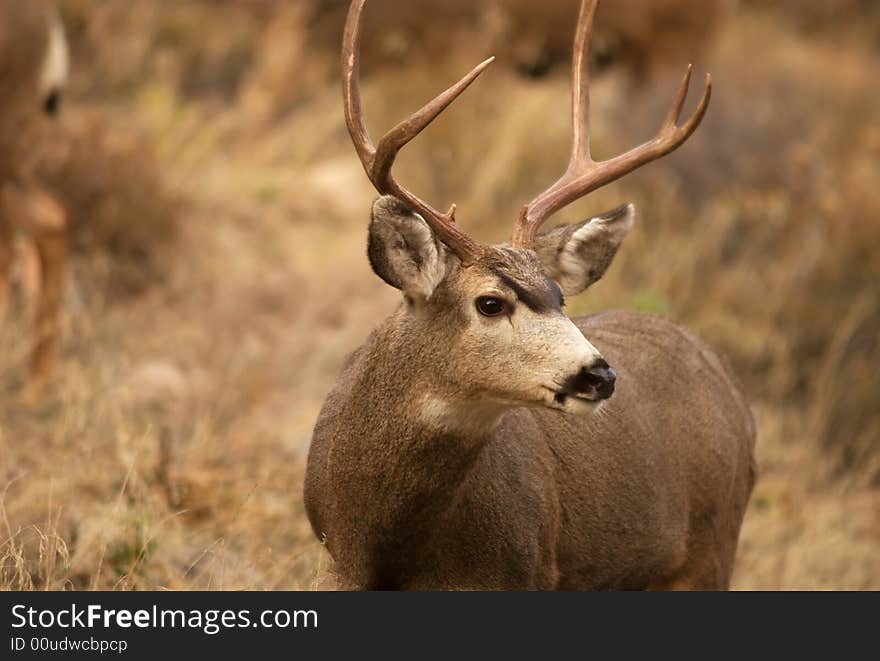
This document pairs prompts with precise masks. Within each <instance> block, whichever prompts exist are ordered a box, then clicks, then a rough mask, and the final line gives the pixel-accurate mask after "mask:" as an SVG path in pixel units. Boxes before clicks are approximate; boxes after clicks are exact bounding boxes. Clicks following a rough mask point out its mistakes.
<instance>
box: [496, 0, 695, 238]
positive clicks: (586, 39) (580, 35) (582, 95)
mask: <svg viewBox="0 0 880 661" xmlns="http://www.w3.org/2000/svg"><path fill="white" fill-rule="evenodd" d="M597 5H598V0H583V2H582V3H581V11H580V16H579V17H578V25H577V30H576V32H575V43H574V56H573V61H572V142H573V144H572V152H571V159H570V160H569V164H568V168H567V169H566V171H565V174H563V175H562V177H560V178H559V179H558V180H557V181H556V182H555V183H553V185H551V186H550V187H549V188H548V189H547V190H546V191H544V192H543V193H541V194H540V195H538V197H536V198H535V199H534V200H532V201H531V202H529V203H528V204H527V205H525V206H524V207H523V209H522V211H521V212H520V215H519V218H518V219H517V222H516V226H515V227H514V230H513V239H512V241H511V243H512V245H513V246H514V247H517V248H531V247H532V245H533V243H534V239H535V234H536V232H537V230H538V228H539V227H540V226H541V225H542V224H543V223H544V221H546V220H547V219H548V218H549V217H550V216H552V215H553V214H554V213H556V212H557V211H559V210H560V209H562V208H563V207H565V206H567V205H569V204H571V203H572V202H574V201H575V200H577V199H579V198H581V197H583V196H584V195H586V194H587V193H590V192H592V191H594V190H596V189H597V188H601V187H602V186H604V185H606V184H608V183H611V182H612V181H615V180H616V179H619V178H620V177H622V176H623V175H625V174H628V173H629V172H632V171H633V170H635V169H637V168H639V167H641V166H643V165H645V164H647V163H650V162H651V161H653V160H655V159H657V158H660V157H661V156H664V155H666V154H668V153H669V152H671V151H673V150H675V149H677V148H678V147H680V146H681V145H682V144H683V143H684V142H685V140H687V139H688V138H689V137H690V136H691V134H692V133H693V132H694V131H695V130H696V129H697V126H699V125H700V122H701V121H702V119H703V116H704V115H705V114H706V109H707V108H708V107H709V99H710V98H711V96H712V77H711V76H710V75H708V74H707V75H706V87H705V90H704V91H703V97H702V98H701V99H700V102H699V104H698V105H697V108H696V110H695V111H694V113H693V114H692V115H691V116H690V117H689V118H688V120H687V121H686V122H685V123H684V124H682V125H681V126H679V125H678V119H679V116H680V115H681V109H682V106H683V105H684V101H685V98H686V97H687V92H688V86H689V83H690V77H691V69H692V67H691V65H688V68H687V71H686V72H685V75H684V78H683V79H682V82H681V85H680V86H679V88H678V92H677V94H676V96H675V101H674V102H673V105H672V108H671V109H670V110H669V113H668V114H667V115H666V117H665V118H664V120H663V123H662V124H661V125H660V128H659V130H658V131H657V133H656V135H655V136H654V137H653V138H652V139H651V140H649V141H647V142H645V143H643V144H641V145H639V146H638V147H634V148H633V149H630V150H629V151H627V152H625V153H623V154H620V155H619V156H615V157H614V158H610V159H608V160H606V161H594V160H593V159H592V157H591V156H590V133H589V116H588V115H589V105H590V91H589V85H590V75H589V48H590V37H591V33H592V28H593V16H594V14H595V12H596V6H597Z"/></svg>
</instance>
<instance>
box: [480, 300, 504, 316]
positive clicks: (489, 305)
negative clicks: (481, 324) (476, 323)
mask: <svg viewBox="0 0 880 661" xmlns="http://www.w3.org/2000/svg"><path fill="white" fill-rule="evenodd" d="M475 303H476V306H477V312H479V313H480V314H481V315H483V316H484V317H497V316H498V315H500V314H505V313H506V312H507V310H508V306H507V301H505V300H504V299H503V298H498V297H497V296H480V297H479V298H478V299H477V300H476V301H475Z"/></svg>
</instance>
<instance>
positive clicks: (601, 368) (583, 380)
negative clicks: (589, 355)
mask: <svg viewBox="0 0 880 661" xmlns="http://www.w3.org/2000/svg"><path fill="white" fill-rule="evenodd" d="M616 379H617V374H616V373H615V372H614V370H613V369H611V367H610V366H609V365H608V363H607V362H606V361H605V359H604V358H597V359H596V360H595V361H594V362H593V364H592V365H590V366H589V367H583V368H581V371H580V372H579V373H578V375H577V378H576V379H575V382H574V387H575V389H576V390H578V391H579V392H582V393H586V394H589V393H595V394H596V397H597V398H598V399H608V398H609V397H611V395H613V394H614V381H615V380H616Z"/></svg>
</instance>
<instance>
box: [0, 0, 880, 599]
mask: <svg viewBox="0 0 880 661" xmlns="http://www.w3.org/2000/svg"><path fill="white" fill-rule="evenodd" d="M60 4H61V6H62V10H63V15H64V17H65V20H66V22H67V25H68V28H69V31H70V34H71V41H72V46H73V56H74V63H75V65H76V66H75V67H74V70H73V73H74V80H73V86H72V90H71V93H70V95H69V96H70V98H69V103H68V105H67V106H66V108H65V109H66V110H67V111H69V112H67V113H66V116H65V118H64V120H63V122H64V127H65V129H66V131H67V132H68V134H69V136H70V138H69V141H68V142H67V144H66V145H65V146H64V147H63V149H60V150H59V153H58V154H57V155H56V157H55V158H54V159H53V161H52V163H51V164H50V166H51V167H50V170H51V171H50V172H49V176H50V177H52V180H53V181H55V182H56V184H57V186H58V188H59V190H60V192H61V194H62V195H63V197H64V198H65V199H66V201H67V202H68V204H69V205H70V207H71V223H72V226H73V228H74V233H75V238H74V250H75V254H74V278H73V283H72V285H71V287H70V289H69V291H68V294H67V301H66V319H65V325H66V327H67V334H66V337H65V346H64V354H63V358H62V364H61V370H60V374H59V378H58V380H57V383H56V384H55V386H54V388H53V390H52V392H51V393H49V396H48V397H47V398H46V399H45V400H44V401H43V402H42V403H41V404H40V405H38V406H35V407H27V406H24V405H23V404H22V403H21V402H20V401H19V399H18V384H19V383H20V380H21V377H22V374H23V362H24V360H25V357H26V355H27V350H28V347H27V346H26V344H27V343H26V341H25V340H24V339H23V338H24V337H25V336H24V335H22V334H21V333H20V332H19V330H20V329H19V325H18V323H17V321H16V320H15V319H13V320H11V321H10V322H9V323H7V324H6V325H4V326H3V327H2V328H0V585H2V586H4V587H8V588H21V587H49V588H62V587H76V588H85V587H138V588H155V587H159V586H165V587H171V588H206V587H227V588H244V587H253V588H309V587H313V586H315V581H316V578H315V577H316V570H317V568H318V567H319V565H320V562H321V560H320V547H319V545H318V544H317V543H316V542H314V541H313V540H312V538H311V531H310V530H309V527H308V524H307V522H306V519H305V516H304V514H303V511H302V503H301V483H302V466H303V459H304V454H305V449H306V447H307V444H308V440H309V435H310V431H311V426H312V424H313V423H314V419H315V416H316V414H317V411H318V408H319V406H320V403H321V401H322V400H323V397H324V396H325V394H326V392H327V390H328V388H329V386H330V384H331V383H332V381H333V379H334V378H335V376H336V374H337V373H338V371H339V368H340V366H341V364H342V362H343V360H344V358H345V356H346V355H347V353H348V352H349V351H350V350H352V349H353V348H355V347H356V346H357V345H358V344H359V343H360V342H361V341H362V339H363V338H364V337H365V336H366V334H367V333H368V332H369V330H370V329H371V328H372V327H373V326H374V325H375V324H376V323H377V322H378V321H379V320H380V319H381V318H382V317H383V316H385V315H386V314H387V313H388V312H389V311H390V310H391V309H393V307H394V306H395V304H396V301H397V292H395V291H393V290H391V289H390V288H388V287H387V286H385V285H384V284H383V283H381V281H379V280H378V279H377V278H375V277H373V276H372V274H371V273H370V272H369V267H368V265H367V260H366V258H365V256H364V242H365V231H366V219H367V217H368V210H369V205H370V201H371V199H372V197H373V193H372V189H371V186H370V184H369V182H367V181H366V177H364V176H363V172H362V170H361V169H360V165H359V163H358V161H357V157H356V156H355V154H354V153H353V151H352V149H351V146H350V143H349V141H348V136H347V135H346V133H345V128H344V122H343V119H342V111H341V104H340V100H339V97H340V93H339V86H338V81H336V80H335V79H334V78H333V75H332V74H331V73H329V72H332V68H327V69H323V68H322V67H324V66H325V65H324V64H322V63H321V62H320V60H319V59H318V54H317V50H316V47H315V46H312V45H308V46H303V45H302V44H308V43H309V42H308V41H306V40H305V39H303V38H302V35H303V31H304V30H305V27H303V26H304V25H306V23H304V21H306V20H307V19H306V18H305V17H302V16H299V15H298V14H297V13H296V11H292V13H291V15H290V16H288V17H287V18H285V19H284V22H282V23H280V24H279V23H277V22H274V21H275V20H277V19H274V18H273V14H274V12H272V11H270V10H269V9H267V7H268V6H269V5H270V3H260V2H231V1H229V2H223V3H219V2H188V3H173V5H172V4H166V3H154V2H149V1H147V0H132V1H131V2H128V3H125V6H124V7H122V6H121V5H117V4H116V3H99V2H95V1H94V0H63V1H62V2H60ZM286 4H292V3H286ZM402 4H404V5H408V4H414V3H402ZM606 4H610V3H609V2H606ZM794 4H796V5H798V7H801V6H804V7H807V6H809V7H812V6H813V5H814V4H815V5H816V6H819V5H822V4H823V3H822V2H820V1H819V0H814V2H810V3H786V4H785V7H786V8H787V7H790V6H792V5H794ZM851 4H852V7H853V9H852V11H850V12H848V13H847V14H846V16H844V17H838V18H836V20H835V21H834V22H833V23H832V24H829V26H827V27H824V28H823V27H822V23H821V22H819V23H818V24H811V25H810V26H805V25H804V24H803V21H802V20H801V16H802V14H801V13H800V10H794V9H791V10H789V9H785V10H783V9H779V8H772V9H770V8H767V7H766V6H765V3H759V2H757V1H754V2H741V3H740V5H741V9H740V10H739V11H738V12H737V13H736V14H734V15H732V16H731V17H730V18H729V20H727V21H726V22H724V23H723V24H722V25H719V31H718V33H717V35H716V37H715V38H714V39H712V40H711V41H710V42H708V43H707V45H706V48H707V50H706V52H705V60H704V61H705V65H704V67H698V72H697V73H699V74H702V71H703V70H705V69H708V70H711V72H712V73H713V77H714V80H715V97H714V98H713V102H712V106H711V107H710V109H709V112H708V115H707V117H706V120H705V122H704V124H703V126H702V127H701V129H700V130H699V131H698V132H697V134H695V136H694V138H692V140H691V142H689V143H688V145H686V146H685V147H683V148H682V150H681V151H680V152H678V153H676V154H675V155H673V156H671V157H670V158H669V159H668V160H666V161H665V162H663V163H661V164H656V165H652V166H649V167H647V168H645V170H644V172H641V173H639V174H637V175H633V176H632V177H630V178H628V179H626V180H624V181H622V182H619V183H617V184H614V185H613V186H611V187H609V188H608V189H607V190H603V191H601V192H598V193H597V194H596V195H594V196H593V198H592V199H590V200H587V201H585V202H582V203H580V204H579V205H577V207H576V208H573V209H571V210H569V211H566V212H565V213H561V214H560V215H559V216H560V219H568V220H574V219H575V218H577V217H578V216H580V215H583V214H586V213H589V212H592V211H600V210H604V209H607V208H611V207H613V206H616V205H617V204H619V203H620V202H622V201H626V200H629V201H632V202H634V203H635V204H636V207H637V209H638V210H639V212H640V215H639V218H638V220H637V224H636V227H635V228H634V229H633V232H632V233H631V235H630V237H629V238H628V240H627V244H626V245H625V246H624V248H623V249H622V250H621V252H620V254H619V255H618V258H617V261H616V263H615V266H614V267H613V268H612V269H611V272H610V273H609V274H608V275H607V276H606V277H605V279H603V280H602V282H600V283H599V284H597V285H596V286H595V287H593V288H592V289H591V290H590V292H589V293H588V294H587V295H586V296H584V297H582V298H575V299H573V300H572V301H570V303H569V313H571V314H577V313H581V312H585V311H592V310H597V309H606V308H616V307H628V308H638V309H647V310H653V311H658V312H661V313H664V314H667V315H668V316H670V317H671V318H673V319H675V320H677V321H681V322H683V323H686V324H687V325H688V326H689V327H691V328H693V329H695V330H696V331H697V332H698V333H699V334H700V335H701V336H702V337H703V339H705V340H706V341H707V342H708V343H709V344H711V345H712V346H713V347H715V348H716V349H718V350H719V351H720V352H721V353H723V354H725V355H726V356H727V357H728V358H729V360H730V363H731V365H732V366H733V368H734V370H735V371H736V372H737V374H738V375H739V376H740V378H741V380H742V381H743V382H744V384H745V387H746V391H747V393H748V395H749V396H750V398H751V399H752V402H753V407H754V410H755V412H756V417H757V419H758V424H759V433H758V459H759V464H760V468H761V476H760V479H759V482H758V485H757V487H756V489H755V492H754V496H753V500H752V504H751V506H750V510H749V512H748V513H747V515H746V520H745V524H744V529H743V536H742V539H741V546H740V553H739V559H738V565H737V569H736V572H735V575H734V585H735V586H738V587H742V588H795V587H798V588H811V587H818V588H869V587H871V588H878V587H880V520H878V516H877V512H878V511H880V497H878V488H880V406H878V403H877V398H878V393H880V372H878V370H877V369H876V366H877V365H878V363H880V305H878V300H880V285H878V283H880V260H878V259H877V258H876V256H877V255H878V254H880V197H878V195H877V191H876V182H877V181H878V180H880V125H878V123H877V122H878V115H877V108H878V106H880V98H878V95H880V92H878V88H877V87H876V84H875V78H876V61H877V58H878V54H880V53H878V50H877V48H878V44H877V43H876V40H875V37H874V36H872V35H873V34H874V33H871V32H870V31H868V30H866V29H865V24H866V23H867V24H870V21H871V20H874V12H873V11H872V9H871V7H870V6H869V7H865V6H864V5H858V4H857V3H855V2H854V3H851ZM367 11H368V13H369V12H370V7H368V10H367ZM804 11H806V10H804ZM572 21H573V19H572ZM273 23H274V27H273ZM572 24H573V23H572ZM427 25H428V35H431V34H435V36H436V31H435V26H436V24H435V23H432V22H430V21H429V22H427ZM874 25H876V23H874ZM477 28H479V26H477ZM472 29H475V28H474V27H473V26H469V27H468V30H472ZM669 29H670V30H671V29H672V28H669ZM310 34H312V35H313V36H312V37H310V38H313V39H314V38H315V37H314V33H310ZM297 36H299V37H300V38H301V39H302V40H300V41H298V40H297ZM443 36H445V37H446V42H447V43H446V44H445V47H444V48H438V49H436V50H433V51H431V52H432V55H431V57H430V58H416V59H415V61H414V62H413V63H412V68H408V67H409V65H408V64H407V62H406V61H401V62H400V63H399V66H397V67H390V68H387V69H381V70H380V71H378V72H376V73H374V74H373V75H372V76H371V77H370V78H366V79H365V81H364V90H363V93H364V103H365V106H366V108H367V109H368V114H369V116H370V117H371V120H372V121H375V126H376V129H377V130H378V129H380V128H381V129H384V128H387V126H388V125H389V124H390V123H392V122H393V121H394V120H395V118H399V117H400V116H401V115H402V114H403V111H405V110H407V109H414V108H416V107H418V106H419V105H420V104H421V103H423V102H424V101H425V100H426V99H428V98H430V97H431V96H433V94H434V93H435V92H436V91H437V89H438V88H441V87H443V86H445V85H447V84H449V83H450V82H452V81H453V80H455V79H457V78H458V77H459V76H460V75H461V74H462V73H463V72H464V71H466V70H467V69H468V68H469V67H470V66H472V65H473V64H475V63H476V62H478V61H479V60H480V59H482V58H483V57H484V56H485V55H487V54H490V53H488V52H487V51H488V50H489V48H488V46H486V45H485V44H486V43H487V41H486V40H482V41H481V40H479V39H468V38H464V37H459V36H458V33H456V32H450V33H448V34H445V33H444V35H443ZM427 38H429V39H430V38H433V37H430V36H429V37H427ZM322 39H326V40H327V41H328V43H323V42H322V46H323V51H326V52H328V53H329V52H332V51H333V49H334V48H335V41H332V42H331V41H330V40H331V37H330V36H327V37H322ZM872 39H874V40H873V41H872ZM563 43H564V44H566V46H565V47H566V48H567V44H569V43H570V35H565V37H564V42H563ZM418 45H419V48H421V42H419V44H418ZM321 57H323V56H321ZM673 64H674V66H672V69H673V70H674V71H675V76H676V78H677V76H678V72H679V65H680V66H682V67H683V66H684V62H680V63H678V62H675V63H673ZM326 66H327V67H333V66H335V65H333V64H332V63H331V64H327V65H326ZM649 69H650V73H649V74H648V75H647V77H646V79H645V80H644V81H643V84H642V85H641V86H640V87H638V88H634V87H633V86H631V85H629V84H627V82H626V80H625V78H624V77H622V76H620V75H618V73H617V72H616V69H615V67H610V68H609V71H608V73H607V75H605V76H603V77H602V78H601V79H600V80H598V81H597V83H596V85H595V88H594V92H593V121H594V129H593V133H594V136H595V141H596V144H595V152H596V153H597V155H598V156H599V157H601V156H603V155H607V154H611V153H615V152H617V151H619V149H620V148H621V147H625V146H627V145H629V144H632V143H636V142H640V141H641V140H643V139H644V138H645V137H647V136H648V135H650V133H651V132H652V131H653V130H654V128H655V126H654V124H655V121H656V118H657V117H658V116H662V115H663V113H664V111H665V109H666V108H667V107H668V104H669V102H670V99H669V98H668V89H669V86H670V85H669V81H668V79H667V78H666V73H665V71H666V67H662V68H660V70H657V71H655V70H654V69H653V68H650V67H649ZM367 70H368V68H367V64H366V63H365V71H367ZM291 72H296V73H297V74H298V75H299V76H304V77H305V78H296V79H294V78H290V77H288V74H290V73H291ZM565 73H566V71H565V67H559V68H558V71H557V70H552V69H551V70H550V72H549V74H548V75H547V76H545V77H543V78H540V79H532V78H528V77H523V76H521V75H518V74H517V73H516V71H515V69H511V68H505V67H503V66H501V67H497V68H496V70H490V71H488V72H487V73H486V74H485V75H484V76H483V79H481V80H480V81H479V82H478V83H477V84H475V86H474V87H473V88H472V89H471V90H469V91H468V92H467V93H466V95H465V96H464V97H463V98H462V99H461V100H460V101H459V102H458V104H457V105H456V107H455V108H452V109H450V111H448V112H447V113H446V114H445V115H444V117H443V119H442V120H440V121H439V122H438V123H437V125H436V126H432V127H431V128H430V129H428V130H427V131H426V132H425V134H424V135H423V136H421V137H420V138H419V139H418V140H416V141H415V142H414V143H413V144H412V145H411V147H410V148H409V150H408V152H407V153H405V154H403V155H402V156H401V159H400V170H399V171H400V173H401V174H400V176H401V178H402V179H403V178H404V177H405V181H406V183H407V184H408V185H411V186H412V187H413V188H414V189H417V190H419V191H420V193H423V194H424V196H425V198H426V199H427V200H429V201H431V202H432V203H433V204H435V205H437V206H438V207H441V208H445V207H443V205H448V203H449V202H451V201H452V200H453V199H454V201H455V202H457V203H458V208H459V213H458V217H459V220H460V222H462V223H463V224H465V225H466V226H467V227H468V229H469V230H472V231H473V232H474V234H476V235H477V236H478V237H479V238H480V239H482V240H495V241H498V240H502V239H503V238H505V237H506V235H507V233H508V232H507V228H509V225H510V223H511V222H512V219H513V218H514V217H515V215H516V212H517V211H518V209H519V207H520V205H521V204H522V203H523V202H524V201H526V200H527V199H529V198H531V197H532V196H533V195H534V193H535V192H536V191H537V190H539V189H540V188H541V186H542V185H543V184H544V183H545V182H546V181H548V180H551V179H553V178H554V177H555V176H558V174H559V173H560V170H561V168H562V167H563V164H564V162H565V158H566V152H567V144H568V143H567V141H568V137H569V128H568V126H567V120H566V116H565V113H560V112H558V110H559V108H560V107H562V106H563V105H564V104H565V103H566V100H567V98H568V81H567V79H566V76H565ZM293 80H306V81H308V82H307V84H303V85H300V86H296V85H294V84H293V82H291V81H293ZM686 112H687V110H686ZM478 118H479V119H478ZM475 173H479V175H480V178H479V181H475V180H474V178H473V177H474V174H475Z"/></svg>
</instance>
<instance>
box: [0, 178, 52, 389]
mask: <svg viewBox="0 0 880 661" xmlns="http://www.w3.org/2000/svg"><path fill="white" fill-rule="evenodd" d="M2 193H3V194H2V197H3V211H4V213H5V216H6V221H7V224H9V225H13V224H14V226H15V228H17V229H19V230H20V231H21V232H22V234H24V235H25V236H29V237H30V238H31V240H32V241H33V245H34V247H35V248H36V252H37V255H38V256H39V268H40V278H39V280H40V285H41V286H40V289H39V296H38V299H37V304H36V314H35V319H34V332H35V338H36V339H35V342H34V348H33V352H32V354H31V360H30V363H31V375H30V378H29V380H28V384H27V389H26V392H25V397H26V398H32V397H34V396H36V395H38V394H39V392H40V391H41V390H42V387H43V386H44V385H45V384H46V383H47V382H48V380H49V379H50V377H51V374H52V372H53V369H54V367H55V363H56V362H57V359H58V350H59V345H60V337H61V307H62V301H63V297H64V284H65V276H66V269H67V214H66V213H65V211H64V208H63V207H62V206H61V204H60V203H59V202H58V201H57V200H56V199H55V198H54V197H52V196H51V195H49V194H48V193H46V192H45V191H43V190H41V189H39V188H36V187H31V186H27V185H23V184H7V185H6V186H4V187H3V191H2ZM10 238H11V237H10ZM4 243H5V242H4ZM9 246H10V248H9V249H10V262H11V255H12V243H11V241H10V242H9ZM0 266H2V264H0ZM7 271H8V269H7Z"/></svg>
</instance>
